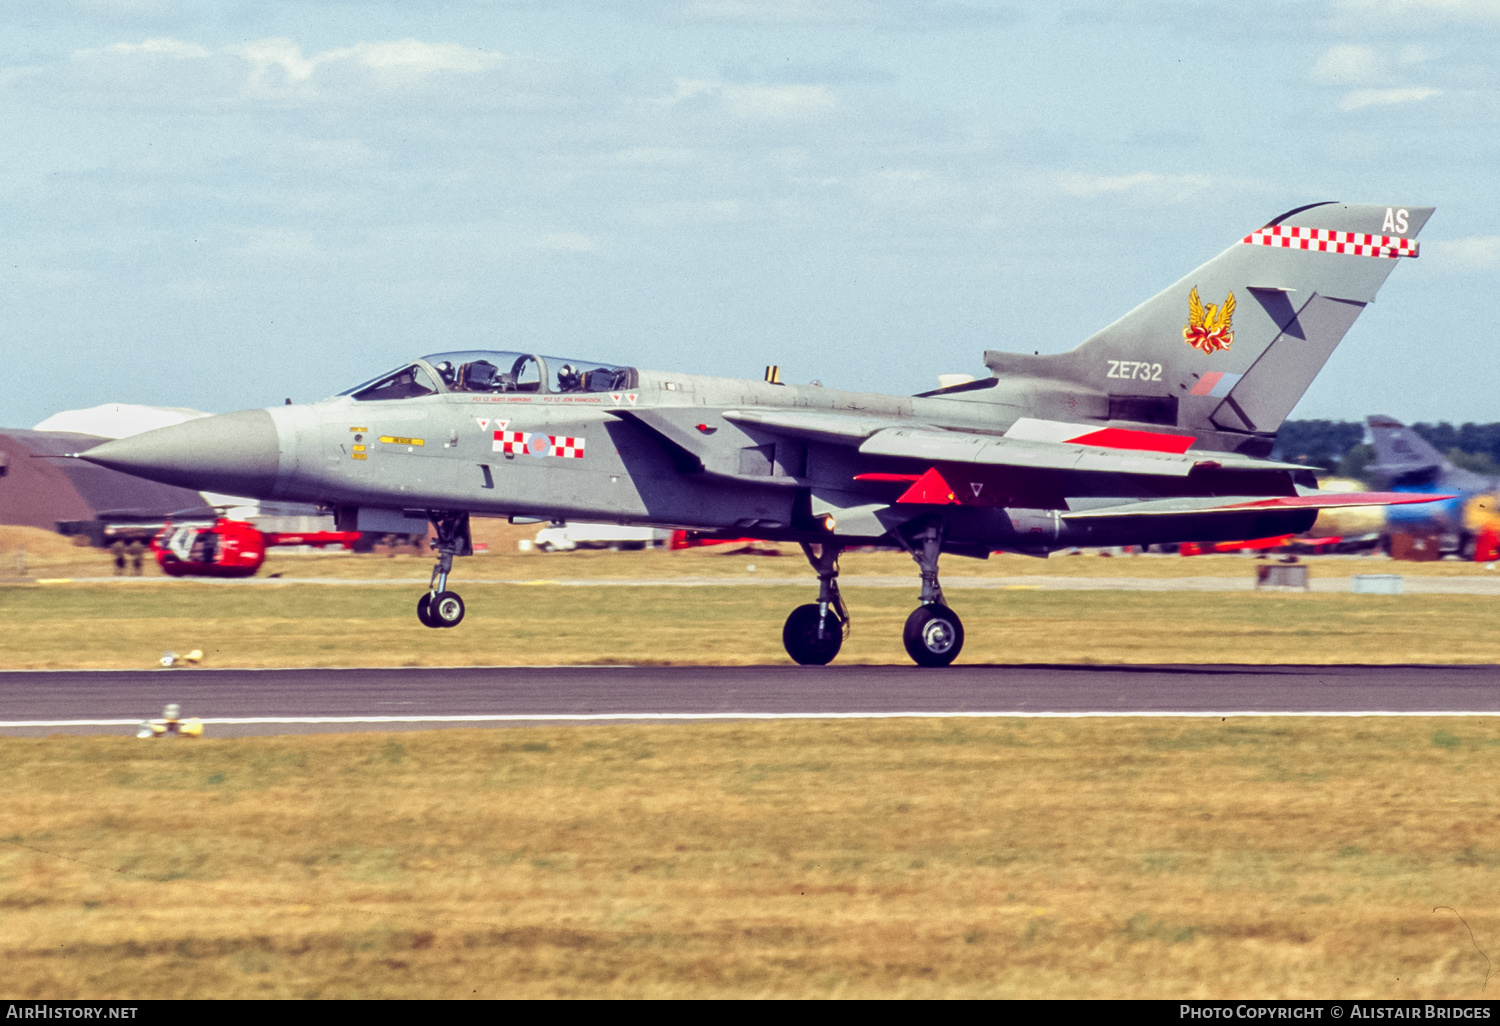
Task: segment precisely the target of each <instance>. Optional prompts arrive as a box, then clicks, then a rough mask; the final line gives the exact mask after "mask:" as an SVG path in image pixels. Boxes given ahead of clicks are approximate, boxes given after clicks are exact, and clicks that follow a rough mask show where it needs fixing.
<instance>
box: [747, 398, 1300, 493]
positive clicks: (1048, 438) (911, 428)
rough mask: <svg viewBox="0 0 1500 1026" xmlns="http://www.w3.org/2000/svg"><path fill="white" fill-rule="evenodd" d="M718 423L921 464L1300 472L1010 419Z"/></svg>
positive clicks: (1144, 436)
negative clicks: (1001, 426)
mask: <svg viewBox="0 0 1500 1026" xmlns="http://www.w3.org/2000/svg"><path fill="white" fill-rule="evenodd" d="M723 417H724V419H725V420H727V421H729V422H731V423H734V424H743V425H753V426H755V427H758V428H762V429H765V430H770V431H774V432H776V433H777V434H781V435H786V436H790V437H794V438H802V439H806V440H808V441H824V442H828V441H838V442H842V443H843V444H845V445H857V446H858V448H859V451H860V452H861V453H863V454H865V455H868V456H894V457H899V458H904V459H911V460H921V461H924V462H927V463H929V464H931V463H934V462H943V463H972V464H982V465H989V466H1001V467H1025V468H1030V469H1035V470H1065V471H1082V472H1085V473H1087V472H1095V473H1105V474H1153V475H1162V476H1166V477H1186V476H1187V475H1188V474H1190V473H1192V472H1193V470H1194V469H1195V468H1198V469H1205V468H1207V469H1215V470H1218V469H1225V470H1286V471H1293V470H1296V471H1301V470H1306V469H1307V468H1305V467H1303V466H1301V465H1300V464H1289V463H1277V462H1275V461H1272V460H1256V459H1250V458H1248V457H1245V456H1240V455H1237V454H1235V453H1221V452H1204V451H1201V450H1194V451H1192V452H1188V451H1187V450H1188V447H1189V446H1191V445H1192V443H1193V441H1194V439H1193V437H1192V436H1191V435H1177V434H1168V433H1165V432H1162V433H1157V432H1150V431H1127V430H1123V429H1119V428H1099V427H1088V426H1085V425H1081V424H1064V423H1061V422H1055V421H1037V420H1030V419H1027V418H1023V419H1021V420H1018V421H1017V422H1016V423H1015V424H1014V425H1013V426H1012V427H1011V429H1010V431H1009V432H1008V433H1007V434H1005V435H1003V436H1002V435H986V434H979V433H977V432H973V431H955V430H944V429H942V428H936V427H929V426H926V425H922V424H912V423H910V422H907V423H904V424H903V423H901V422H900V421H898V420H896V419H895V418H880V417H861V416H851V415H847V414H837V413H815V412H805V413H804V412H802V411H800V410H754V411H751V410H746V411H739V410H727V411H725V412H724V414H723Z"/></svg>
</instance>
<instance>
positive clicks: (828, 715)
mask: <svg viewBox="0 0 1500 1026" xmlns="http://www.w3.org/2000/svg"><path fill="white" fill-rule="evenodd" d="M1247 716H1259V717H1283V718H1284V717H1291V716H1327V717H1341V718H1347V717H1356V716H1445V717H1457V716H1500V710H1489V711H1476V712H1454V711H1451V710H1443V711H1432V712H1412V711H1404V710H1403V711H1397V710H1378V709H1375V710H1359V711H1333V712H1257V711H1238V712H1223V711H1220V712H1159V711H1149V712H1119V711H1108V712H1105V711H1090V712H788V713H767V712H701V713H513V714H508V715H507V714H500V715H494V716H487V715H465V716H221V717H208V716H204V717H196V718H197V719H199V720H200V721H201V722H202V723H203V724H204V725H205V726H216V725H217V726H232V725H233V726H253V725H257V724H265V725H283V726H291V725H296V724H305V725H318V724H339V723H349V724H352V723H393V724H394V723H609V722H636V723H650V722H663V721H690V720H903V719H914V720H946V719H959V720H962V719H969V720H981V719H983V720H1018V719H1020V720H1037V719H1043V720H1044V719H1060V720H1078V719H1129V718H1140V719H1198V720H1209V719H1215V720H1227V719H1232V718H1235V717H1247ZM141 722H142V721H141V720H139V719H134V720H5V721H0V730H4V729H14V728H25V727H134V726H139V725H140V723H141Z"/></svg>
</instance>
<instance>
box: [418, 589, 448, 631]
mask: <svg viewBox="0 0 1500 1026" xmlns="http://www.w3.org/2000/svg"><path fill="white" fill-rule="evenodd" d="M431 605H432V595H431V593H428V594H426V595H423V596H422V597H421V598H419V599H417V619H418V620H420V621H422V626H423V627H441V626H442V624H440V623H438V622H437V621H436V620H435V619H433V617H432V608H431Z"/></svg>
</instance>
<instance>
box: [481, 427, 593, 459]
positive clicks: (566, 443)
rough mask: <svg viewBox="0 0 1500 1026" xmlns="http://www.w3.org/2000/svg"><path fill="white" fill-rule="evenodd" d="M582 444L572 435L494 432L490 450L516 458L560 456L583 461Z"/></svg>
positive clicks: (579, 439)
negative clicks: (515, 456)
mask: <svg viewBox="0 0 1500 1026" xmlns="http://www.w3.org/2000/svg"><path fill="white" fill-rule="evenodd" d="M533 439H534V440H535V441H533ZM583 442H584V440H583V438H581V437H574V436H572V435H533V434H532V433H531V432H529V431H496V432H495V444H494V445H493V446H492V447H491V448H493V449H494V451H495V452H503V453H510V454H512V455H517V456H561V457H563V458H564V459H572V460H581V459H583ZM544 446H545V448H544Z"/></svg>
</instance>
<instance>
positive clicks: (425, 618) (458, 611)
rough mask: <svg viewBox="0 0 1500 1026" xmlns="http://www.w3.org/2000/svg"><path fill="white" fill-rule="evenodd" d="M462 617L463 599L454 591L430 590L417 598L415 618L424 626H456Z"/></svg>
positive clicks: (461, 620)
mask: <svg viewBox="0 0 1500 1026" xmlns="http://www.w3.org/2000/svg"><path fill="white" fill-rule="evenodd" d="M463 618H464V600H463V599H462V598H460V597H459V594H458V592H456V591H440V592H438V593H437V594H436V595H433V594H431V593H430V592H429V593H428V594H426V595H423V596H422V597H421V598H419V599H417V619H418V620H420V621H422V626H424V627H457V626H458V625H459V624H460V623H461V622H463Z"/></svg>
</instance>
